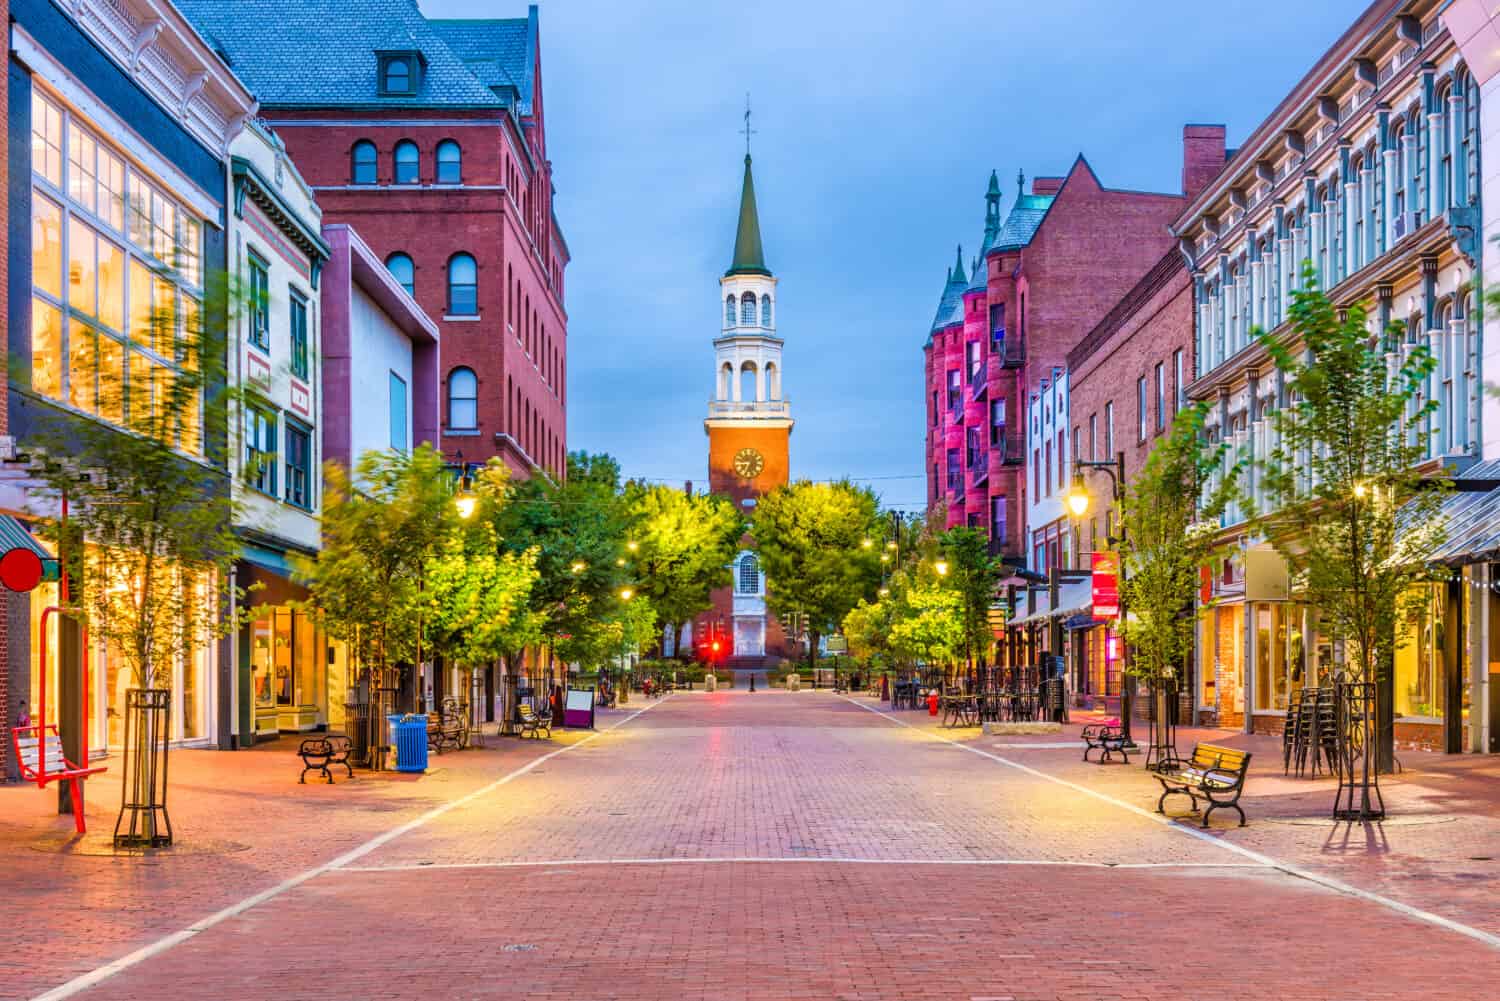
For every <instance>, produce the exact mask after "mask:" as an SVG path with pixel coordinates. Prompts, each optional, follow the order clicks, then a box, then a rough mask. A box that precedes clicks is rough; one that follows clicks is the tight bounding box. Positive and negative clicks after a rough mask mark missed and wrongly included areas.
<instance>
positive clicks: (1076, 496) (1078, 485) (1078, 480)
mask: <svg viewBox="0 0 1500 1001" xmlns="http://www.w3.org/2000/svg"><path fill="white" fill-rule="evenodd" d="M1090 499H1091V498H1090V497H1089V490H1088V487H1086V486H1084V485H1083V471H1082V470H1080V469H1075V470H1073V485H1072V486H1070V487H1068V492H1067V493H1066V494H1065V495H1063V500H1064V501H1065V502H1066V503H1067V505H1068V510H1069V511H1071V512H1073V517H1075V518H1082V517H1083V516H1084V515H1085V514H1087V513H1088V510H1089V501H1090Z"/></svg>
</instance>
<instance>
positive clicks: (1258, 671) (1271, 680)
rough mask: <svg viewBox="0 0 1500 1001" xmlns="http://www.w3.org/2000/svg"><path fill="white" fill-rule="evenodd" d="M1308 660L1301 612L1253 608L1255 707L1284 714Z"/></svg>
mask: <svg viewBox="0 0 1500 1001" xmlns="http://www.w3.org/2000/svg"><path fill="white" fill-rule="evenodd" d="M1306 672H1307V661H1306V652H1305V649H1304V644H1303V642H1302V610H1301V609H1300V608H1299V607H1298V606H1296V605H1287V604H1269V603H1264V602H1263V603H1260V604H1257V605H1256V606H1255V708H1256V709H1260V710H1277V711H1284V710H1285V709H1286V707H1287V704H1288V702H1289V700H1290V695H1291V693H1292V692H1294V691H1296V690H1297V689H1299V688H1301V687H1302V685H1303V679H1304V678H1305V677H1306Z"/></svg>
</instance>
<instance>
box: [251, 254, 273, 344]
mask: <svg viewBox="0 0 1500 1001" xmlns="http://www.w3.org/2000/svg"><path fill="white" fill-rule="evenodd" d="M249 306H250V309H249V313H250V343H251V344H254V345H255V346H256V347H258V348H260V349H261V350H262V351H269V350H271V275H270V272H269V271H268V270H267V265H266V262H265V261H262V260H261V259H260V258H259V257H254V256H252V257H251V258H250V303H249Z"/></svg>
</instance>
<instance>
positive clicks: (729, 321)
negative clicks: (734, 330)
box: [724, 295, 734, 327]
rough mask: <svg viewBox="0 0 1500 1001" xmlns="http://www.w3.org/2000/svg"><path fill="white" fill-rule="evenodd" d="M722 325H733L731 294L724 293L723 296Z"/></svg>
mask: <svg viewBox="0 0 1500 1001" xmlns="http://www.w3.org/2000/svg"><path fill="white" fill-rule="evenodd" d="M724 326H726V327H732V326H734V296H733V295H726V296H725V297H724Z"/></svg>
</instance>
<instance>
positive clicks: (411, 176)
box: [396, 139, 422, 184]
mask: <svg viewBox="0 0 1500 1001" xmlns="http://www.w3.org/2000/svg"><path fill="white" fill-rule="evenodd" d="M421 164H422V156H421V154H420V153H418V152H417V144H416V143H414V142H412V141H411V140H410V139H403V140H401V141H400V142H398V143H397V144H396V183H397V184H416V183H417V182H418V181H419V180H421Z"/></svg>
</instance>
